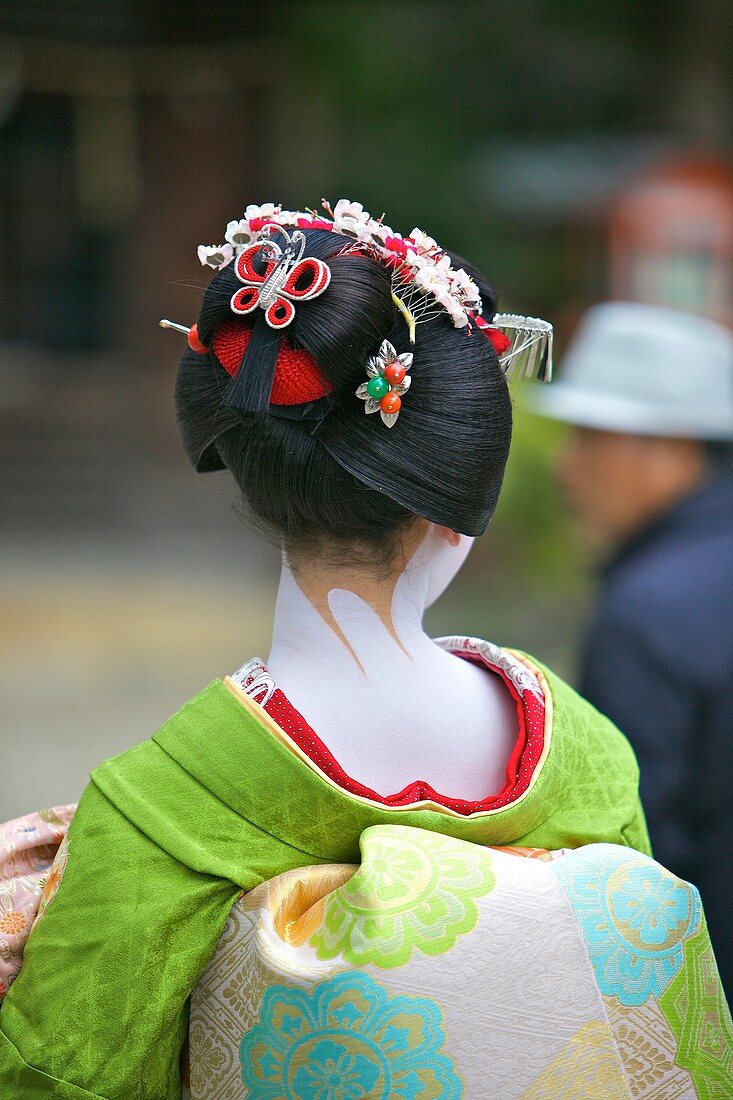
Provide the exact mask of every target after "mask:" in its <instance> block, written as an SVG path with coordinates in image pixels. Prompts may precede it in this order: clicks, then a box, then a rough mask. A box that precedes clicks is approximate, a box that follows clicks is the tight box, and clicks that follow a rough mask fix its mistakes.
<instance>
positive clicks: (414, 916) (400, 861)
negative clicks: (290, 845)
mask: <svg viewBox="0 0 733 1100" xmlns="http://www.w3.org/2000/svg"><path fill="white" fill-rule="evenodd" d="M361 849H362V863H361V867H360V868H359V870H358V871H357V872H356V873H355V874H354V876H353V877H352V878H351V879H349V881H348V882H347V883H346V884H345V885H344V886H342V887H340V888H339V889H338V890H335V891H334V893H333V894H331V896H330V897H329V899H328V901H327V902H326V905H325V907H324V912H323V919H322V923H321V926H320V927H319V929H318V931H317V932H315V933H314V935H313V936H312V938H311V941H310V942H311V946H312V947H314V948H315V950H316V954H317V955H318V957H319V959H333V958H335V957H336V956H337V955H342V956H343V958H344V959H346V961H347V962H349V963H351V964H352V965H353V966H365V965H366V964H367V963H372V964H373V965H374V966H379V967H382V968H383V969H391V968H392V967H395V966H404V965H405V963H407V962H409V960H410V958H411V956H412V952H413V950H417V951H420V952H422V954H424V955H443V954H445V952H446V951H450V950H451V948H452V947H453V946H454V945H455V942H456V940H457V939H458V937H459V936H461V935H464V934H465V933H466V932H470V931H471V930H472V929H473V928H474V926H475V924H476V921H477V920H478V914H479V910H478V905H477V904H476V898H479V897H482V896H484V895H485V894H488V893H490V891H491V890H492V889H493V887H494V884H495V882H496V877H495V875H494V872H493V870H492V862H491V857H490V855H489V853H488V852H487V851H486V849H485V848H481V847H479V846H478V845H476V844H468V843H466V842H465V841H462V840H455V839H453V838H452V837H447V836H442V835H441V834H439V833H430V832H426V831H425V830H423V829H411V828H408V827H407V826H404V825H374V826H372V828H370V829H366V830H365V831H364V833H363V834H362V838H361Z"/></svg>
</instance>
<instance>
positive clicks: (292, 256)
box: [231, 225, 331, 329]
mask: <svg viewBox="0 0 733 1100" xmlns="http://www.w3.org/2000/svg"><path fill="white" fill-rule="evenodd" d="M272 232H277V233H279V234H281V235H282V236H283V237H284V239H285V244H284V246H280V245H279V244H277V243H276V242H275V241H272V240H270V239H269V236H270V233H272ZM304 250H305V235H304V234H303V233H302V232H301V231H300V230H296V231H295V232H294V233H293V234H292V236H291V235H290V234H289V233H288V232H287V230H286V229H283V228H282V227H281V226H278V225H268V226H265V227H264V229H263V239H261V240H260V241H259V242H257V243H255V244H252V245H249V246H248V247H247V248H245V249H244V251H243V252H240V253H239V255H238V256H237V259H236V262H235V265H234V270H235V273H236V276H237V278H238V279H239V281H240V282H241V283H244V287H243V288H242V289H241V290H237V291H236V292H235V293H234V294H233V295H232V300H231V308H232V312H233V313H237V314H240V315H246V314H248V313H252V312H253V311H254V310H256V309H258V308H259V309H263V310H264V311H265V320H266V321H267V324H268V325H269V326H270V328H273V329H283V328H286V327H287V326H288V325H289V324H290V323H291V321H292V320H293V318H294V317H295V306H294V304H293V303H294V302H298V301H307V300H308V299H310V298H317V297H318V296H319V295H321V294H323V292H324V290H326V289H327V287H328V284H329V283H330V282H331V269H330V268H329V266H328V264H326V263H324V262H323V260H318V259H316V258H315V257H314V256H308V257H306V259H303V252H304ZM256 260H260V261H263V262H264V264H265V270H264V271H263V272H258V271H257V270H256V268H255V261H256Z"/></svg>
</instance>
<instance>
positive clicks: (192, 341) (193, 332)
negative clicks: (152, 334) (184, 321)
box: [158, 317, 209, 355]
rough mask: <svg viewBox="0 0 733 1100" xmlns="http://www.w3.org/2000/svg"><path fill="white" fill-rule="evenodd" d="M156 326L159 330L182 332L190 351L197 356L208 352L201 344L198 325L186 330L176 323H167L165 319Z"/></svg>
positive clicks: (183, 326)
mask: <svg viewBox="0 0 733 1100" xmlns="http://www.w3.org/2000/svg"><path fill="white" fill-rule="evenodd" d="M158 324H159V325H160V327H161V328H170V329H174V330H175V331H176V332H182V333H183V335H184V336H185V337H186V339H187V340H188V346H189V347H190V349H191V351H195V352H196V353H197V354H198V355H206V353H207V351H208V350H209V349H208V348H207V347H206V345H205V344H202V343H201V339H200V337H199V327H198V325H191V327H190V328H187V327H186V326H185V325H179V324H178V323H177V322H176V321H168V320H167V319H166V318H165V317H164V318H163V319H162V320H161V321H159V322H158Z"/></svg>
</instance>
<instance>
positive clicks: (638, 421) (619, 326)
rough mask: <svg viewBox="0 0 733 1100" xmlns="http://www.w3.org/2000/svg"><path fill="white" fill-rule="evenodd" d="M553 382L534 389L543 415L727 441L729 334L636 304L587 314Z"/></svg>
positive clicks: (730, 420) (732, 385)
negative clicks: (558, 375) (556, 378)
mask: <svg viewBox="0 0 733 1100" xmlns="http://www.w3.org/2000/svg"><path fill="white" fill-rule="evenodd" d="M561 367H562V371H561V374H560V379H559V381H557V382H555V383H554V384H553V385H552V386H548V387H542V390H540V389H539V387H537V392H536V393H535V394H534V395H533V400H532V407H533V409H534V411H535V412H537V413H539V414H540V415H541V416H547V417H551V418H552V419H554V420H564V421H566V422H568V423H570V424H578V425H581V426H583V427H587V428H602V429H605V430H606V431H616V432H631V433H633V434H638V435H658V436H669V437H686V438H691V439H700V440H730V439H733V335H732V334H731V333H730V332H729V330H728V329H726V328H724V327H723V326H722V325H718V324H716V323H715V322H714V321H708V320H706V319H705V318H703V317H696V316H693V315H692V314H688V313H679V312H677V311H676V310H672V309H664V308H662V307H660V306H649V305H642V304H641V303H639V302H608V303H606V304H605V305H600V306H595V307H594V308H593V309H591V310H589V311H588V313H586V315H585V317H584V318H583V320H582V321H581V324H580V326H579V328H578V331H577V333H576V334H575V337H574V339H573V340H572V342H571V344H570V347H569V348H568V350H567V352H566V353H565V356H564V359H563V361H562V363H561Z"/></svg>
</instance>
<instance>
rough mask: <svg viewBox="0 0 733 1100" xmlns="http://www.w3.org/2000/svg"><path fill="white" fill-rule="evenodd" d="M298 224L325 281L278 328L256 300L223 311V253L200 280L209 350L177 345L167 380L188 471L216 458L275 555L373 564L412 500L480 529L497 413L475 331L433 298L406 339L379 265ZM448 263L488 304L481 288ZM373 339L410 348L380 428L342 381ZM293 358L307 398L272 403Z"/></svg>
mask: <svg viewBox="0 0 733 1100" xmlns="http://www.w3.org/2000/svg"><path fill="white" fill-rule="evenodd" d="M304 233H305V238H306V243H305V252H304V256H306V257H308V256H313V257H316V258H318V259H320V260H323V261H325V262H326V263H327V264H328V266H329V268H330V271H331V281H330V284H329V286H328V288H327V290H326V291H325V292H324V293H322V294H321V295H320V296H319V297H315V298H312V299H311V300H307V301H301V302H298V303H296V309H295V317H294V319H293V321H292V323H291V324H290V325H289V326H288V327H287V328H285V329H284V330H280V331H277V330H273V329H271V328H270V327H269V326H268V325H267V323H266V320H265V316H264V311H263V310H262V309H256V310H255V311H254V313H253V314H250V315H248V316H246V317H239V316H236V315H235V314H234V313H233V312H232V310H231V306H230V302H231V298H232V295H233V294H234V293H235V292H236V291H237V290H239V289H241V285H242V284H241V282H240V281H239V280H238V279H237V275H236V273H235V271H234V269H233V268H234V265H233V264H229V265H228V266H227V267H225V268H223V269H222V270H220V271H219V272H218V273H217V274H216V275H215V276H214V278H213V279H212V281H211V283H210V284H209V286H208V288H207V289H206V291H205V293H204V298H203V303H202V306H201V312H200V315H199V319H198V330H199V336H200V338H201V340H202V341H203V343H204V344H205V345H206V347H207V348H208V349H209V350H208V352H207V353H206V354H197V353H196V352H193V351H190V350H187V351H186V352H185V354H184V356H183V358H182V360H181V363H180V368H179V372H178V381H177V386H176V407H177V416H178V423H179V426H180V430H181V434H182V437H183V444H184V448H185V450H186V453H187V455H188V457H189V458H190V460H191V462H192V463H193V464H194V466H195V467H196V469H197V470H199V471H208V470H219V469H223V468H227V469H228V470H230V472H231V473H232V475H233V477H234V480H235V481H236V483H237V485H238V487H239V489H240V490H241V493H242V496H243V499H244V501H245V503H246V505H247V507H248V509H249V511H250V513H251V514H252V515H253V516H254V517H255V518H256V520H258V521H259V522H260V523H261V524H264V525H266V526H267V527H268V528H269V529H270V530H272V531H274V532H276V533H277V534H278V535H279V537H280V538H281V540H282V541H283V544H284V547H285V551H286V553H287V554H288V557H289V558H290V559H291V561H292V560H293V559H296V561H297V558H298V556H302V555H303V554H307V553H309V552H311V551H315V552H324V551H327V552H328V553H329V554H331V555H333V556H334V557H338V558H346V559H348V560H349V561H354V560H356V561H369V562H377V563H384V562H385V561H389V560H391V559H392V557H393V556H394V553H395V550H396V546H397V543H398V540H399V536H400V533H401V532H402V531H403V530H404V529H405V528H406V527H407V526H408V525H409V524H410V523H411V522H412V521H413V520H414V518H415V515H416V514H417V515H420V516H424V517H425V518H426V519H428V520H431V521H432V522H434V523H438V524H443V525H445V526H447V527H450V528H452V529H453V530H455V531H459V532H461V533H463V534H467V535H478V534H481V533H482V532H483V531H484V530H485V528H486V526H487V524H488V522H489V519H490V517H491V515H492V513H493V511H494V508H495V507H496V503H497V499H498V496H499V491H500V488H501V484H502V479H503V476H504V467H505V464H506V460H507V455H508V452H509V443H510V438H511V424H512V414H511V402H510V399H509V393H508V388H507V384H506V380H505V377H504V374H503V372H502V369H501V367H500V365H499V361H498V358H497V354H496V352H495V350H494V348H493V346H492V344H491V342H490V341H489V340H488V339H487V338H486V336H485V335H484V334H483V333H482V332H481V331H480V330H478V329H476V328H473V329H472V330H471V331H469V330H468V329H466V328H463V329H457V328H454V326H453V324H452V321H451V319H450V317H449V316H448V314H447V313H446V312H445V311H444V310H442V309H440V311H439V312H438V313H437V315H435V316H433V317H432V318H430V319H427V320H425V321H422V322H420V323H419V324H418V326H417V337H416V343H415V345H414V346H412V345H411V344H410V341H409V335H408V329H407V326H406V324H405V320H404V318H403V316H402V315H401V313H400V312H399V311H398V309H397V308H396V306H395V304H394V302H393V299H392V293H391V276H390V271H389V270H388V268H387V267H386V266H385V265H383V264H382V263H380V262H379V260H377V259H375V258H373V257H372V256H370V255H366V254H361V253H359V252H358V251H354V250H346V251H345V250H344V245H345V243H346V242H345V241H344V238H343V237H342V236H339V235H337V234H335V233H331V232H328V231H327V230H322V229H306V230H304ZM459 263H460V264H462V265H463V266H464V267H465V268H467V269H468V270H469V272H470V274H471V275H472V276H473V278H474V281H476V282H477V284H478V286H479V289H480V291H481V294H482V298H483V304H484V317H486V318H487V319H490V318H492V317H493V315H494V312H495V309H496V303H495V300H494V296H493V293H492V291H491V290H490V288H489V287H488V285H487V284H486V282H485V280H484V279H483V277H482V276H481V275H480V274H479V273H478V272H476V271H475V269H472V268H469V265H467V264H465V262H464V261H459ZM225 336H226V339H224V337H225ZM385 339H387V340H389V341H390V342H391V343H392V344H393V345H394V347H395V349H396V351H397V352H398V353H401V352H408V351H412V352H413V353H414V359H413V363H412V367H411V368H410V375H411V377H412V385H411V387H410V389H409V391H408V393H407V394H406V395H405V396H404V398H403V404H402V409H401V411H400V415H399V419H398V421H397V423H396V424H395V425H394V426H393V427H392V428H387V427H386V426H385V424H384V423H382V421H381V419H380V417H379V416H378V415H371V416H365V413H364V402H363V401H362V400H359V398H357V397H356V395H355V391H356V389H357V387H358V386H359V385H360V384H361V383H363V382H364V381H366V378H367V375H366V372H365V365H366V361H367V359H368V357H369V356H373V355H376V354H377V352H378V351H379V347H380V344H381V343H382V341H383V340H385ZM302 352H307V353H308V355H309V356H310V357H312V359H309V358H308V356H303V355H302ZM297 353H301V354H297ZM232 358H234V360H235V361H232ZM298 371H302V372H305V373H306V374H308V373H311V374H315V375H316V376H317V378H318V380H319V384H320V387H321V392H322V393H323V396H321V397H319V398H317V399H316V400H312V399H306V400H303V401H297V402H295V403H290V404H282V402H280V403H276V400H277V392H276V391H277V389H278V386H279V385H280V379H281V377H282V376H283V374H285V375H287V376H288V392H289V393H290V394H291V395H292V393H293V392H294V388H293V380H294V379H293V375H294V373H295V374H296V375H297V372H298ZM295 383H296V385H295V391H297V377H296V378H295ZM281 388H282V387H281ZM243 396H244V400H243V399H242V398H243ZM303 396H306V394H305V393H304V395H303ZM235 397H236V400H234V398H235ZM291 400H292V396H291ZM233 405H236V406H237V407H236V408H235V407H232V406H233ZM243 406H244V407H246V409H247V410H248V411H242V407H243Z"/></svg>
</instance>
